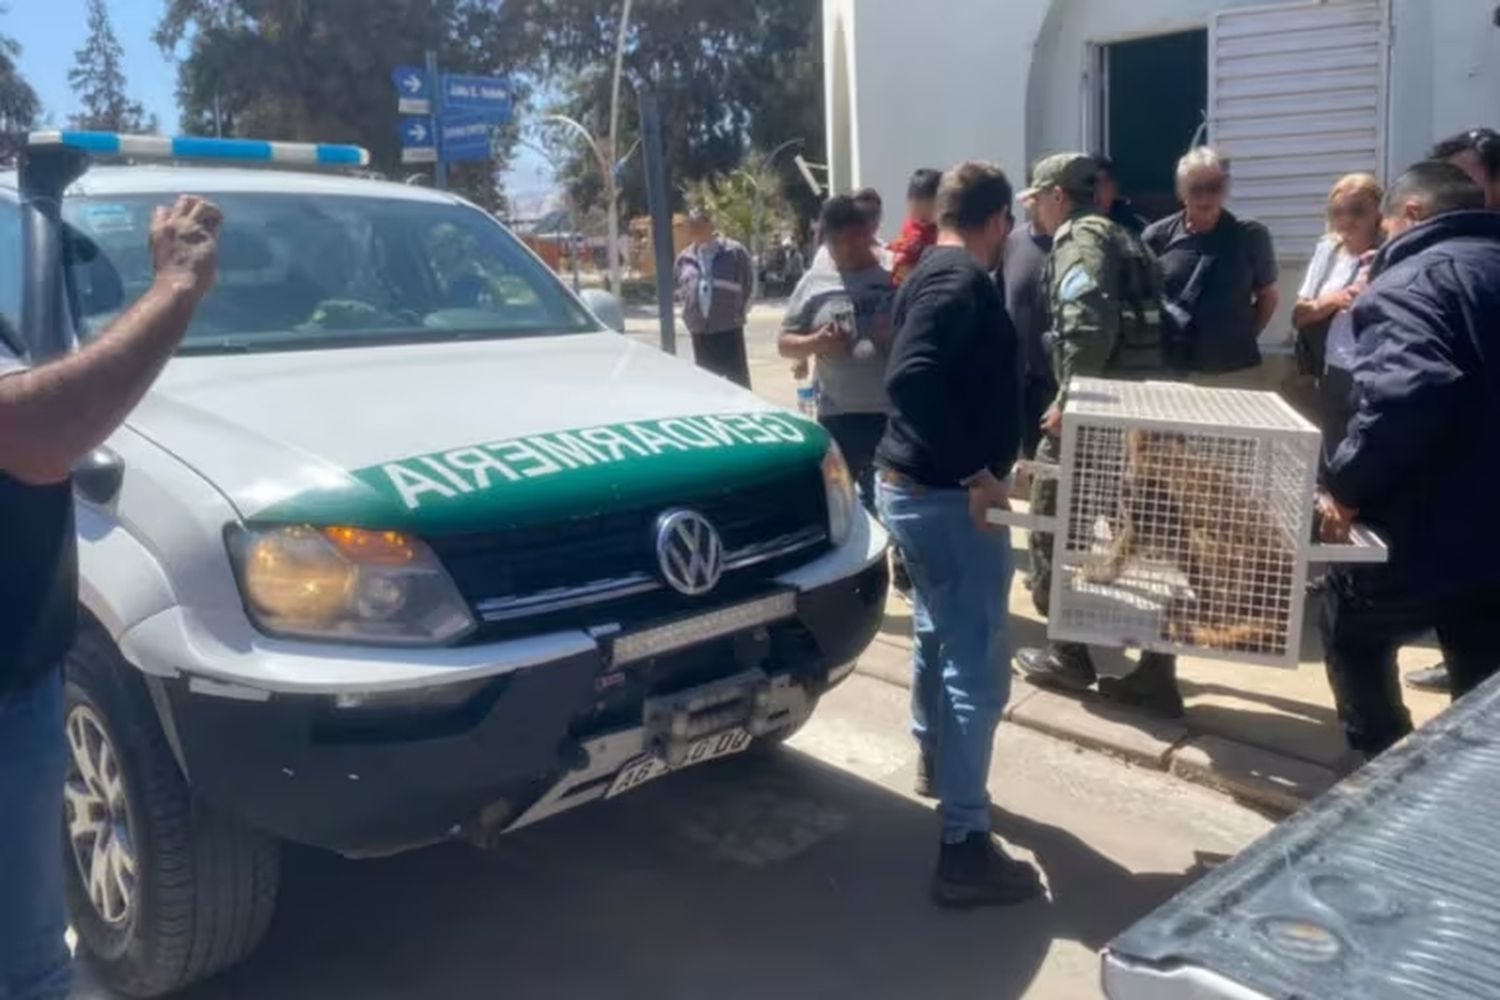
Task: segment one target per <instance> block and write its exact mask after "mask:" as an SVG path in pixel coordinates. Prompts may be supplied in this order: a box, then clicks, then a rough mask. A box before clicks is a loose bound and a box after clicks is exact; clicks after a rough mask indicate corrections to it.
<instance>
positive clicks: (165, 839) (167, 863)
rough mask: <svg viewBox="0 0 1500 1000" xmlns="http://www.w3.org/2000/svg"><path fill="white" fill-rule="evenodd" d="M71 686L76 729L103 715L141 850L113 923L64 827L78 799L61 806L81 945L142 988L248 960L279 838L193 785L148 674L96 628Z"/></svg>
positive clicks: (270, 888)
mask: <svg viewBox="0 0 1500 1000" xmlns="http://www.w3.org/2000/svg"><path fill="white" fill-rule="evenodd" d="M66 690H67V694H66V697H67V712H68V716H67V718H68V720H69V725H70V727H71V726H72V725H74V723H75V721H77V722H86V723H92V721H93V720H95V719H97V720H99V721H101V722H102V723H103V730H104V734H105V736H106V737H107V738H108V739H109V740H110V741H111V743H112V744H113V748H114V751H115V753H116V755H117V759H118V768H119V776H120V779H121V783H122V784H123V789H124V802H125V804H126V806H127V811H128V827H127V830H128V833H129V839H128V841H127V842H128V843H129V844H130V845H131V847H132V853H133V855H134V858H135V872H134V892H133V902H132V903H130V904H129V905H128V906H127V907H126V913H125V916H123V917H118V918H117V919H116V920H115V921H114V922H111V921H110V920H108V919H106V916H105V915H103V914H101V910H100V908H99V907H97V906H96V905H95V904H94V903H93V902H92V901H91V900H90V895H89V891H88V888H87V886H86V885H85V881H84V875H83V872H82V869H81V867H80V863H79V862H78V855H77V854H76V853H75V850H74V846H73V842H72V839H71V837H70V836H69V833H68V816H69V815H71V813H72V811H73V808H74V805H73V804H72V803H70V804H69V805H68V806H67V807H65V816H64V823H63V831H62V836H63V840H64V843H63V850H64V853H65V855H66V857H65V866H66V869H67V893H68V909H69V914H70V916H71V917H72V923H73V927H74V929H75V930H76V931H77V933H78V943H79V946H80V948H82V949H83V950H85V951H86V952H87V953H88V955H89V957H90V958H91V960H92V964H93V966H94V968H95V969H96V970H97V971H98V974H99V976H100V978H101V979H103V980H104V982H106V983H107V984H108V985H109V986H111V987H113V988H114V989H116V990H118V991H120V992H121V993H125V994H127V995H129V996H134V997H152V996H157V995H158V994H161V993H166V992H169V991H171V990H175V989H178V988H180V987H182V986H185V985H187V984H188V983H191V982H194V981H195V980H198V979H202V978H204V977H205V976H209V975H212V974H213V973H215V972H218V971H219V970H221V969H224V968H226V967H228V966H230V965H233V964H234V963H236V962H238V961H240V960H241V959H242V958H244V957H245V956H246V955H248V954H249V953H250V952H251V951H253V950H254V949H255V947H256V945H257V944H259V943H260V939H261V937H262V936H263V935H264V934H265V931H266V926H267V924H269V923H270V919H271V911H272V910H273V909H274V908H275V906H276V884H277V878H278V874H279V871H280V856H279V848H278V845H277V842H276V841H275V840H274V839H273V838H271V837H269V836H266V835H265V834H263V833H259V832H257V831H254V830H251V829H249V828H247V827H245V826H243V825H241V824H240V823H238V822H236V821H235V820H233V819H232V818H230V817H228V816H226V815H224V814H223V813H222V812H220V811H218V810H215V809H213V808H212V807H210V806H208V805H207V804H205V803H204V802H202V801H200V800H199V799H197V798H196V797H195V796H194V795H193V794H192V792H191V791H190V790H189V788H188V786H187V783H186V782H185V781H184V780H183V776H182V772H181V771H180V770H179V769H178V766H177V761H176V759H175V758H174V757H173V755H172V751H171V749H170V747H168V745H167V741H166V739H165V737H164V736H163V735H162V730H161V726H160V724H159V722H158V720H157V716H156V712H155V710H154V708H153V707H152V703H151V699H150V696H149V695H148V693H147V691H146V689H145V685H144V683H143V682H142V680H141V678H140V677H139V675H138V674H137V673H136V671H135V668H133V667H131V666H130V665H129V664H127V663H126V662H125V661H124V660H123V659H122V658H121V657H120V655H119V653H118V652H116V650H115V647H114V644H113V643H112V642H111V641H110V640H109V638H108V636H106V635H105V634H104V632H103V630H102V629H100V628H98V627H97V626H93V627H85V628H84V629H83V631H82V632H81V633H80V635H79V638H78V642H77V643H76V645H75V646H74V648H73V650H72V651H71V652H70V653H69V654H68V658H67V689H66ZM80 710H81V711H80ZM90 713H91V714H90ZM72 733H73V731H72V729H70V737H71V736H72ZM75 761H76V757H75ZM73 767H74V768H76V763H75V764H74V765H73ZM69 774H70V781H72V780H74V774H75V771H74V770H73V769H70V772H69ZM79 780H80V783H81V778H80V779H79Z"/></svg>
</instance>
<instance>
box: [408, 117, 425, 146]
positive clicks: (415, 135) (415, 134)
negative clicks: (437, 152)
mask: <svg viewBox="0 0 1500 1000" xmlns="http://www.w3.org/2000/svg"><path fill="white" fill-rule="evenodd" d="M407 134H408V135H410V136H411V141H412V142H426V141H427V126H426V125H423V124H422V123H421V122H412V123H411V128H409V129H407Z"/></svg>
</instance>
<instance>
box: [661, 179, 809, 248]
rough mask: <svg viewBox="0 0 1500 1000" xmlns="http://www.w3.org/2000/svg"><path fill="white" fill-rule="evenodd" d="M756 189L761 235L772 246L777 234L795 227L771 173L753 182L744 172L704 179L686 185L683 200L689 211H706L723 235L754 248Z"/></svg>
mask: <svg viewBox="0 0 1500 1000" xmlns="http://www.w3.org/2000/svg"><path fill="white" fill-rule="evenodd" d="M756 185H759V186H760V191H761V205H760V232H761V236H762V237H763V238H764V239H765V241H766V243H767V244H769V243H770V241H771V239H772V238H773V237H774V236H775V234H776V233H778V232H784V231H787V230H790V229H791V228H792V227H793V213H792V208H791V205H789V204H788V203H787V200H786V199H785V198H784V197H782V195H781V192H780V191H779V190H778V189H777V185H776V178H775V176H774V175H773V174H771V173H770V172H769V171H764V170H763V171H759V172H757V173H756V174H755V175H754V177H753V182H752V178H751V176H750V175H749V173H748V172H747V171H744V170H737V171H735V172H734V173H732V174H728V175H725V174H714V175H713V176H711V177H703V178H700V179H698V180H696V181H692V182H690V183H688V184H686V185H684V186H683V196H684V201H685V202H686V203H687V205H688V206H689V207H692V208H705V209H707V210H708V212H709V214H710V215H712V216H713V220H714V226H715V228H717V229H718V230H719V231H720V232H722V233H724V234H725V235H726V236H731V237H733V238H734V239H737V240H739V241H740V242H741V243H743V244H744V245H745V246H747V247H752V248H753V247H754V246H755V235H754V234H755V222H756V219H755V215H756V211H755V208H756V205H755V203H756Z"/></svg>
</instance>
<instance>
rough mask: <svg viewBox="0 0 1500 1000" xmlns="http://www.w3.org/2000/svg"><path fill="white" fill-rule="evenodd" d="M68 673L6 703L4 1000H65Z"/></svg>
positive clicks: (1, 822) (0, 946) (0, 849)
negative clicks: (64, 692)
mask: <svg viewBox="0 0 1500 1000" xmlns="http://www.w3.org/2000/svg"><path fill="white" fill-rule="evenodd" d="M62 688H63V683H62V672H61V671H60V670H59V671H53V672H52V674H51V675H49V676H48V677H47V678H46V679H45V680H42V681H40V682H39V683H37V684H36V686H35V687H32V688H31V689H29V690H27V691H23V692H19V693H18V694H15V695H12V696H10V698H9V700H0V997H3V998H4V1000H54V998H57V1000H61V998H63V997H66V996H67V995H68V986H69V979H70V978H71V977H70V968H69V966H70V963H71V959H70V957H69V954H68V946H67V943H66V942H65V941H64V940H63V935H64V933H65V932H66V931H67V926H68V921H67V915H66V911H65V908H64V904H63V862H64V860H65V859H64V858H63V843H62V816H63V801H62V798H63V795H62V793H63V781H64V779H65V778H66V777H67V763H68V753H67V742H66V739H65V738H64V736H63V697H62Z"/></svg>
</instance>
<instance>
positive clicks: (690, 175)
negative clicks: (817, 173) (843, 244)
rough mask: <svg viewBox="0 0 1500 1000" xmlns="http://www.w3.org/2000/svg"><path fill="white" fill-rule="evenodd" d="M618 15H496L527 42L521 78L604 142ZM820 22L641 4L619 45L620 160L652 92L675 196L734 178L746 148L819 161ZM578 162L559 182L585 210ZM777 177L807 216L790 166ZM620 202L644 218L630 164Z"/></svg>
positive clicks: (547, 1) (785, 0) (549, 10)
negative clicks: (787, 150)
mask: <svg viewBox="0 0 1500 1000" xmlns="http://www.w3.org/2000/svg"><path fill="white" fill-rule="evenodd" d="M620 10H621V3H620V0H507V2H506V3H505V4H504V6H503V7H502V18H503V20H504V21H505V24H506V27H507V29H508V30H509V31H510V32H511V33H512V34H513V35H514V36H515V37H518V38H521V39H524V45H522V46H521V51H522V52H524V53H526V54H527V55H528V59H529V61H528V67H529V68H530V70H531V71H532V72H533V73H534V74H535V75H536V76H538V77H539V78H544V79H547V80H548V81H549V82H550V83H551V86H550V87H549V88H548V89H550V90H552V91H554V92H555V93H556V95H557V105H558V109H559V110H562V111H564V112H565V113H567V114H568V115H570V116H571V117H573V118H576V119H578V120H579V121H581V122H582V123H583V124H584V125H585V126H587V127H588V128H589V130H590V131H591V132H593V134H594V135H596V136H601V137H602V136H605V135H607V133H608V130H609V108H610V91H611V83H612V79H611V78H612V72H613V67H614V53H615V44H616V38H617V34H618V31H619V18H620ZM821 22H822V19H821V17H820V16H819V4H818V2H817V0H755V2H747V0H639V2H637V3H636V4H635V6H634V10H633V13H632V16H631V25H630V29H629V32H628V35H627V44H626V56H625V73H626V79H627V81H628V82H627V85H626V86H625V87H624V88H623V89H622V92H621V100H622V101H624V102H626V107H625V108H624V109H623V111H622V113H621V119H620V120H621V150H620V152H621V153H623V152H625V151H626V150H629V149H630V148H631V146H632V145H633V144H634V142H635V140H636V137H637V115H636V112H635V104H634V97H633V94H634V92H635V90H636V89H637V88H642V87H650V88H651V89H652V90H653V91H654V92H655V94H656V97H657V100H658V102H659V104H660V106H661V112H662V122H663V126H664V136H663V140H664V146H665V153H666V162H667V169H668V174H669V176H670V178H671V181H672V184H673V186H674V188H675V189H676V190H677V191H679V192H680V190H681V186H682V185H684V184H690V183H691V182H694V181H698V180H702V179H704V178H708V177H712V176H714V175H715V174H727V173H728V172H730V171H732V170H734V169H735V168H736V167H737V166H739V165H740V164H741V163H743V162H745V158H746V155H747V153H748V151H749V150H750V149H751V147H752V146H758V147H760V148H762V149H771V148H774V147H776V146H778V145H780V144H781V143H782V142H783V141H785V140H787V139H791V138H798V137H800V138H803V139H805V140H806V143H807V147H806V152H807V154H808V155H809V156H811V157H813V158H818V157H820V156H821V150H822V148H823V126H822V118H823V115H822V107H823V102H822V68H821V67H822V46H821V41H820V38H819V32H820V28H821ZM564 138H565V139H566V137H564ZM566 141H568V142H569V143H573V140H571V139H567V140H566ZM569 148H573V149H577V145H576V144H573V145H570V147H569ZM585 155H586V154H585V153H583V152H582V151H579V152H578V153H576V154H575V157H574V163H573V165H572V166H573V169H569V170H568V171H566V173H568V174H570V175H574V176H577V177H578V178H579V181H578V183H577V185H576V186H575V187H574V190H573V196H574V197H575V199H576V200H578V202H579V203H580V204H583V205H592V204H596V203H598V202H599V201H600V198H601V194H602V188H603V183H602V180H601V179H600V178H599V176H598V169H597V167H593V166H592V164H591V162H589V161H587V160H585V158H584V157H585ZM777 167H778V170H777V180H778V181H779V182H780V183H781V186H782V190H783V191H784V192H786V193H788V194H792V193H794V192H796V194H795V195H794V197H795V198H796V199H797V201H798V205H799V207H800V208H801V209H802V211H803V212H808V211H810V210H811V209H814V208H815V207H816V201H815V200H812V201H811V202H810V204H809V202H808V201H807V200H805V199H804V196H803V195H802V194H801V191H805V186H803V185H802V184H801V181H800V180H798V179H796V177H795V173H794V172H793V171H791V170H789V169H788V163H787V161H784V160H783V161H780V162H779V163H778V164H777ZM799 189H800V190H799ZM678 197H679V196H678V195H676V194H674V201H677V199H678ZM622 199H623V201H624V203H625V205H626V211H627V212H631V213H638V212H643V211H644V210H645V185H644V182H643V175H642V171H641V160H640V157H639V156H636V157H632V158H631V160H630V161H629V162H627V164H626V165H625V169H624V175H623V183H622Z"/></svg>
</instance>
